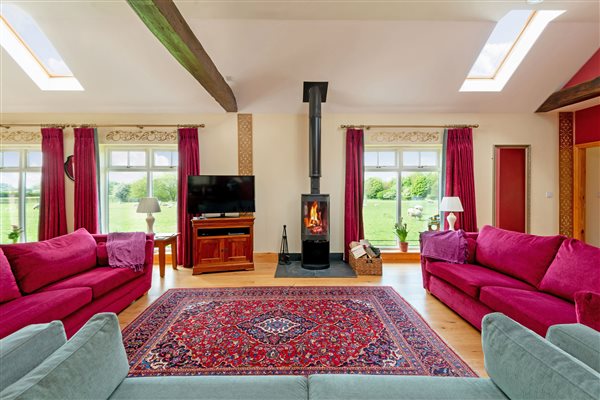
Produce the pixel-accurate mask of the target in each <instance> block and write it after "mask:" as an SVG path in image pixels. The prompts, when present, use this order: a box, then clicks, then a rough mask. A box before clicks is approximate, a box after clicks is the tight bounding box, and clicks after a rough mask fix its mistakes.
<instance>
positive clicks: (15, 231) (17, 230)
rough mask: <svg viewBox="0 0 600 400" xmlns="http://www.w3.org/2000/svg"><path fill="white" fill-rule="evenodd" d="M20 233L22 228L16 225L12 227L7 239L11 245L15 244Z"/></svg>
mask: <svg viewBox="0 0 600 400" xmlns="http://www.w3.org/2000/svg"><path fill="white" fill-rule="evenodd" d="M21 233H23V228H19V226H18V225H12V230H11V231H10V232H9V234H8V238H9V239H10V240H12V242H13V243H17V242H18V241H19V238H20V237H21Z"/></svg>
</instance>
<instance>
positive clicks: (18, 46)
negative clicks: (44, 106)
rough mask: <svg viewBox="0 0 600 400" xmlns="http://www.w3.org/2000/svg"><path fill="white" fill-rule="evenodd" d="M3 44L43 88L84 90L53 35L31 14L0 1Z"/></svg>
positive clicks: (0, 37)
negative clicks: (44, 29)
mask: <svg viewBox="0 0 600 400" xmlns="http://www.w3.org/2000/svg"><path fill="white" fill-rule="evenodd" d="M0 44H1V45H2V47H3V48H4V49H5V50H6V52H7V53H8V54H10V55H11V57H12V58H13V59H14V60H15V61H16V62H17V64H19V66H20V67H21V68H22V69H23V71H25V73H26V74H27V75H29V77H30V78H31V80H33V81H34V82H35V84H36V85H38V87H39V88H40V89H42V90H83V87H82V86H81V84H80V83H79V81H78V80H77V79H76V78H75V77H74V76H73V73H72V72H71V70H70V69H69V67H68V66H67V64H66V63H65V61H64V60H63V59H62V57H61V56H60V54H59V53H58V51H57V50H56V48H55V47H54V46H53V45H52V42H50V39H48V37H47V36H46V35H45V34H44V32H43V31H42V30H41V28H40V27H39V26H38V24H37V23H36V22H35V20H34V19H33V18H32V17H31V15H29V14H27V13H26V12H25V11H23V10H22V9H21V8H19V7H18V6H16V5H14V4H6V3H5V2H3V3H2V5H0Z"/></svg>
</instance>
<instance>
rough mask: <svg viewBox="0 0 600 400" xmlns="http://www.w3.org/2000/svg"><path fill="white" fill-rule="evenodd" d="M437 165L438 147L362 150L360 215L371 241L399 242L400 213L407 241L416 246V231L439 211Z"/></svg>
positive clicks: (383, 244) (380, 243) (424, 227)
mask: <svg viewBox="0 0 600 400" xmlns="http://www.w3.org/2000/svg"><path fill="white" fill-rule="evenodd" d="M439 166H440V148H439V147H436V148H426V149H421V148H414V147H398V148H389V149H373V148H371V149H366V150H365V178H364V179H365V184H364V191H365V199H364V204H363V219H364V224H365V237H366V238H367V239H368V240H369V241H370V242H371V243H372V244H373V245H375V246H381V247H397V246H398V239H397V238H396V236H395V235H394V224H395V223H396V222H399V220H400V218H399V216H401V217H402V220H403V221H404V222H405V223H406V224H407V225H408V231H409V233H408V238H407V241H408V243H409V245H410V246H411V247H412V248H416V247H418V246H419V233H420V232H423V231H426V230H427V228H428V227H427V226H428V222H429V218H431V217H433V216H435V215H438V214H439V200H440V187H439V186H440V179H439Z"/></svg>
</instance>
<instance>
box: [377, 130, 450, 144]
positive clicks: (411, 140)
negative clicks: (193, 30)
mask: <svg viewBox="0 0 600 400" xmlns="http://www.w3.org/2000/svg"><path fill="white" fill-rule="evenodd" d="M443 133H444V130H443V129H428V130H418V129H411V130H403V131H391V130H389V131H382V130H378V131H365V144H366V145H398V144H441V143H442V141H443V136H444V135H443Z"/></svg>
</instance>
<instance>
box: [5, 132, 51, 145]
mask: <svg viewBox="0 0 600 400" xmlns="http://www.w3.org/2000/svg"><path fill="white" fill-rule="evenodd" d="M40 143H42V133H41V132H40V130H39V129H37V130H12V129H2V130H1V131H0V144H40Z"/></svg>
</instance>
